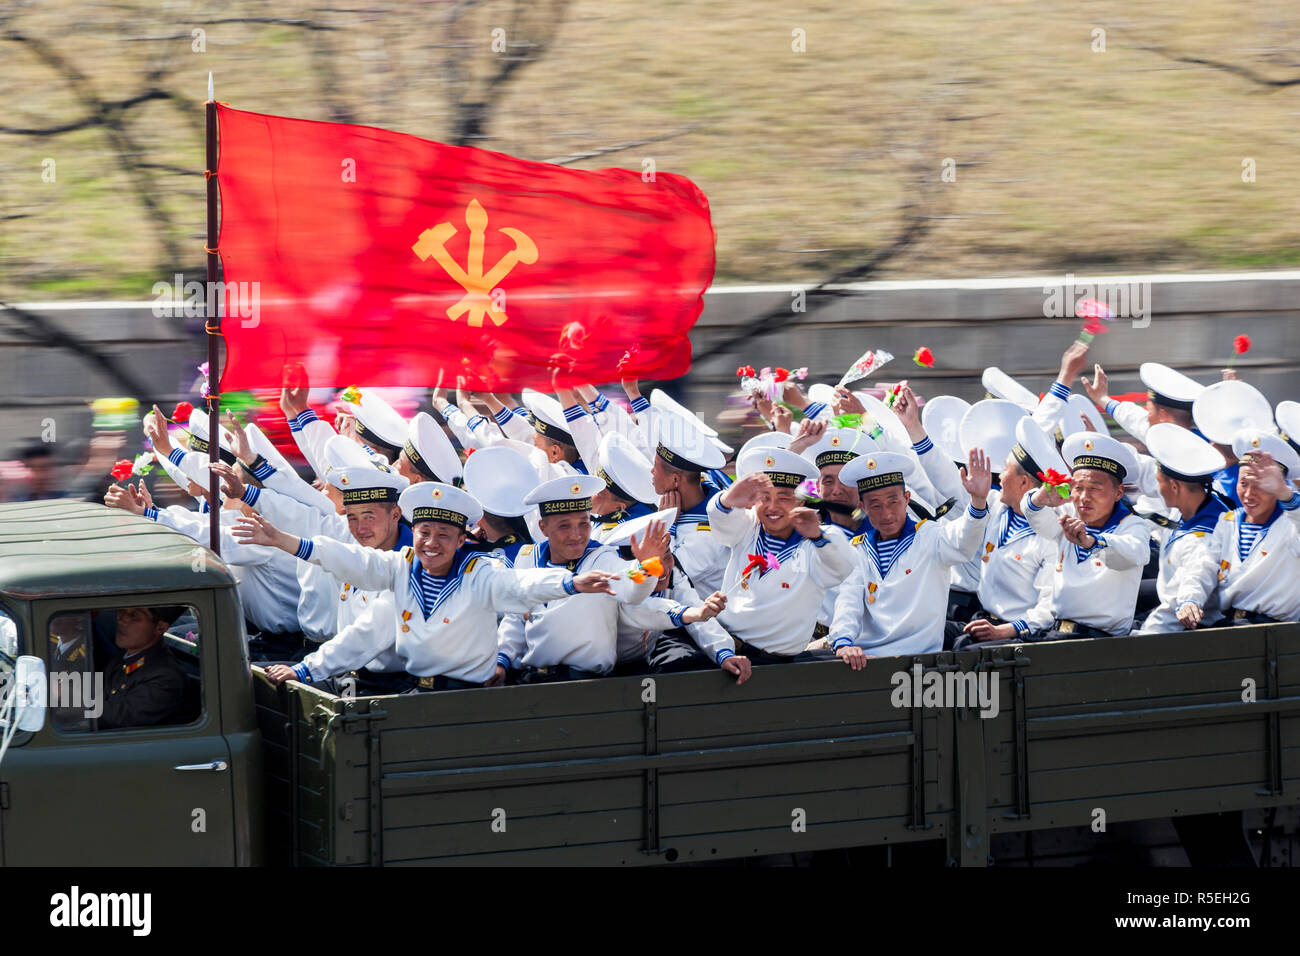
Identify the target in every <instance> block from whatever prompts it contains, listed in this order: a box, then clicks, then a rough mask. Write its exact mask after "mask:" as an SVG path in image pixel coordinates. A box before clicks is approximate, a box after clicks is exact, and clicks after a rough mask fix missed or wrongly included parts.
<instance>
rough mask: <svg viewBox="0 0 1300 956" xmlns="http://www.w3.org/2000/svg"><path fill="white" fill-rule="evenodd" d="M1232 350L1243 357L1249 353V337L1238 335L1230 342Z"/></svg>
mask: <svg viewBox="0 0 1300 956" xmlns="http://www.w3.org/2000/svg"><path fill="white" fill-rule="evenodd" d="M1232 350H1233V351H1234V352H1236V353H1237V354H1238V355H1245V354H1246V353H1247V352H1249V351H1250V336H1249V335H1239V336H1237V337H1236V338H1235V339H1233V340H1232Z"/></svg>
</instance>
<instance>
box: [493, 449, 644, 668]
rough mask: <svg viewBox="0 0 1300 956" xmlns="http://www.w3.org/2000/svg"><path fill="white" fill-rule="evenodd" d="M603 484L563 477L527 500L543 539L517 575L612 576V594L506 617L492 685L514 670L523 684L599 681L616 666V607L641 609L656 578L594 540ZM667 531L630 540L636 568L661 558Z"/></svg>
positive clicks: (529, 550) (527, 551) (526, 554)
mask: <svg viewBox="0 0 1300 956" xmlns="http://www.w3.org/2000/svg"><path fill="white" fill-rule="evenodd" d="M604 487H605V483H604V482H603V481H602V480H601V479H599V478H596V477H594V476H591V475H567V476H564V477H560V478H552V479H551V480H550V481H544V482H542V483H541V484H540V485H538V486H537V487H536V488H534V489H533V491H532V492H531V493H530V494H529V495H528V497H527V498H525V499H524V501H525V503H526V504H529V505H536V506H537V508H538V510H539V511H540V512H541V515H542V517H541V530H542V533H543V534H544V535H545V536H546V540H545V541H542V542H540V543H539V544H536V545H525V546H524V547H523V548H521V549H520V551H519V554H518V555H517V556H516V558H515V568H516V569H519V568H552V567H560V568H566V569H567V570H569V571H571V572H573V573H575V574H578V573H581V572H584V571H607V572H610V573H612V574H614V575H616V576H617V578H616V579H615V580H614V582H613V592H612V593H602V594H595V593H593V594H582V595H576V596H573V597H565V598H563V599H560V600H555V601H549V602H547V603H546V604H544V605H542V607H540V608H535V609H534V610H532V611H531V612H529V613H528V614H525V615H521V614H507V615H506V616H505V618H504V619H503V620H502V622H501V625H500V627H499V628H498V635H497V644H498V647H497V671H496V676H495V677H494V678H493V682H494V683H499V682H501V681H502V680H504V679H505V678H506V676H507V674H508V673H509V672H510V671H512V670H518V671H522V672H523V674H522V675H521V677H520V678H519V682H520V683H524V684H535V683H546V682H550V681H555V680H583V679H586V678H590V677H601V676H604V675H606V674H608V673H609V672H610V671H611V670H613V668H614V664H615V662H616V661H617V659H618V613H619V605H620V604H639V603H640V602H641V601H643V600H645V599H646V598H647V597H649V595H650V592H651V591H652V590H653V589H654V587H655V583H656V578H655V577H654V576H653V575H647V574H639V575H638V576H639V577H640V578H641V580H639V581H638V580H635V579H631V578H630V577H629V574H630V573H631V572H633V571H634V570H635V568H634V566H633V565H630V564H629V563H628V562H626V561H624V560H622V559H621V558H620V557H619V556H618V552H617V551H616V550H614V549H613V548H610V547H606V546H604V545H602V544H600V543H599V542H596V541H592V540H591V499H592V496H593V495H595V494H596V493H597V492H599V491H600V490H601V489H603V488H604ZM667 538H668V536H667V531H666V529H663V528H662V527H658V526H652V527H651V528H650V529H649V530H648V531H647V532H646V534H645V535H644V536H643V537H642V538H640V539H633V541H632V552H633V554H634V556H635V557H636V559H637V560H638V561H649V559H651V558H661V557H662V554H663V552H664V551H665V550H666V549H667V544H668V541H667Z"/></svg>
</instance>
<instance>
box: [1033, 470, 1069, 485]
mask: <svg viewBox="0 0 1300 956" xmlns="http://www.w3.org/2000/svg"><path fill="white" fill-rule="evenodd" d="M1038 477H1039V478H1041V479H1043V481H1045V482H1047V483H1048V484H1049V485H1068V484H1069V483H1070V476H1069V475H1063V474H1061V473H1060V472H1059V471H1056V470H1055V469H1052V468H1049V469H1047V474H1043V473H1042V472H1041V471H1040V472H1039V473H1038Z"/></svg>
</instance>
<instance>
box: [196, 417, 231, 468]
mask: <svg viewBox="0 0 1300 956" xmlns="http://www.w3.org/2000/svg"><path fill="white" fill-rule="evenodd" d="M186 428H187V429H188V430H189V433H190V451H196V452H198V453H199V454H200V455H206V454H208V453H209V451H210V446H209V444H208V413H207V411H206V410H205V409H200V408H196V409H194V411H192V412H190V420H189V423H188V424H187V425H186ZM217 429H218V434H220V435H221V448H220V450H219V451H218V454H219V455H220V456H221V460H222V461H224V462H225V463H226V464H227V465H233V464H234V463H235V453H234V451H232V449H233V448H234V447H235V440H234V436H233V435H231V434H230V432H228V431H226V427H225V426H224V425H218V426H217Z"/></svg>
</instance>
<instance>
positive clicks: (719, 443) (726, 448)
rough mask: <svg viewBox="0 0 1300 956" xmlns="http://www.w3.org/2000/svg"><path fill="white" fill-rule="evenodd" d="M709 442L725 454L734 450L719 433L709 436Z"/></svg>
mask: <svg viewBox="0 0 1300 956" xmlns="http://www.w3.org/2000/svg"><path fill="white" fill-rule="evenodd" d="M709 444H710V445H712V446H713V447H714V448H716V449H717V450H718V451H720V452H722V454H724V455H730V454H731V453H732V451H733V450H734V449H732V447H731V446H730V445H728V444H727V443H726V442H725V441H723V440H722V439H721V438H719V437H718V436H717V435H710V436H709Z"/></svg>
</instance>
